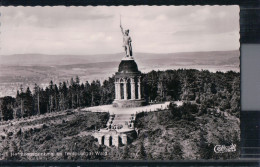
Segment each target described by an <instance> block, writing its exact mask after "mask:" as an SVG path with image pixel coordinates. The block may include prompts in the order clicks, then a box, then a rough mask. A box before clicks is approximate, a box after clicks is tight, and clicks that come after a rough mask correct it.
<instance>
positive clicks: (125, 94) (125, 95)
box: [124, 79, 127, 100]
mask: <svg viewBox="0 0 260 167" xmlns="http://www.w3.org/2000/svg"><path fill="white" fill-rule="evenodd" d="M126 83H127V80H126V79H124V100H127V89H126Z"/></svg>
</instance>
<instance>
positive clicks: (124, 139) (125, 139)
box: [121, 134, 127, 145]
mask: <svg viewBox="0 0 260 167" xmlns="http://www.w3.org/2000/svg"><path fill="white" fill-rule="evenodd" d="M121 139H122V144H124V145H126V144H127V135H126V134H122V135H121Z"/></svg>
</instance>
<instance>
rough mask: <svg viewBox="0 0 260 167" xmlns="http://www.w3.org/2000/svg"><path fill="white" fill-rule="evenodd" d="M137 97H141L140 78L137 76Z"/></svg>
mask: <svg viewBox="0 0 260 167" xmlns="http://www.w3.org/2000/svg"><path fill="white" fill-rule="evenodd" d="M138 99H141V79H140V77H139V78H138Z"/></svg>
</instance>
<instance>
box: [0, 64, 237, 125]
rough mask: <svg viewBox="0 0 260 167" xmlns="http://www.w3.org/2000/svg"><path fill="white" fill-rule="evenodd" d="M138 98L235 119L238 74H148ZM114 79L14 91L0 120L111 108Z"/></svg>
mask: <svg viewBox="0 0 260 167" xmlns="http://www.w3.org/2000/svg"><path fill="white" fill-rule="evenodd" d="M141 83H142V94H143V97H144V98H145V100H146V101H147V102H154V101H157V102H159V101H169V100H183V101H195V102H196V103H197V104H199V105H200V110H201V112H203V111H204V110H206V109H207V110H208V109H214V110H221V111H225V112H229V113H230V114H233V115H236V116H238V115H239V111H240V73H237V72H232V71H229V72H225V73H223V72H216V73H213V72H209V71H198V70H183V69H179V70H167V71H151V72H149V73H146V74H142V81H141ZM114 89H115V88H114V78H108V79H107V80H105V81H104V82H103V83H100V81H99V80H96V81H93V82H91V83H89V82H85V83H81V82H80V79H79V78H78V77H76V79H73V78H72V79H71V80H70V82H63V83H59V84H58V85H56V84H54V83H53V82H52V81H50V84H49V86H48V87H47V88H45V89H43V88H40V87H39V86H38V85H35V87H34V90H30V89H29V88H27V89H26V90H23V89H22V88H21V90H19V91H17V95H16V98H13V97H4V98H1V106H0V109H1V114H2V119H3V120H10V119H13V118H17V117H28V116H32V115H36V114H44V113H49V112H59V111H63V110H66V109H74V108H79V107H89V106H97V105H104V104H111V103H112V102H113V100H114V94H115V93H114Z"/></svg>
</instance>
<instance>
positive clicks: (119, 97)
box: [117, 79, 122, 100]
mask: <svg viewBox="0 0 260 167" xmlns="http://www.w3.org/2000/svg"><path fill="white" fill-rule="evenodd" d="M117 87H118V89H117V94H118V99H119V100H121V99H122V97H121V82H120V79H119V82H118V84H117Z"/></svg>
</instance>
